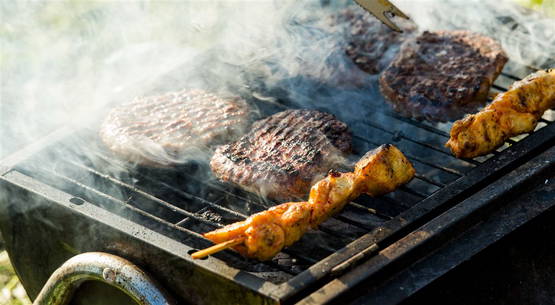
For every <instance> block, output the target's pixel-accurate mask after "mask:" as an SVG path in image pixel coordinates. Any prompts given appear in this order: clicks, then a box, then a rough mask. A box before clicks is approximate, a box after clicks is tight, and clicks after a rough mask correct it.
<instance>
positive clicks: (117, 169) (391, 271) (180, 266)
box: [0, 73, 555, 304]
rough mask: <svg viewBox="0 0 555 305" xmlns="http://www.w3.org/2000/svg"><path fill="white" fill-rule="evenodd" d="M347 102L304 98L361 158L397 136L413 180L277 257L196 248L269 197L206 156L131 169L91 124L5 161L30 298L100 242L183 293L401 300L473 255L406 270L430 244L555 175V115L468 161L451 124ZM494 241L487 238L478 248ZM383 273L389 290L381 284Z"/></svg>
mask: <svg viewBox="0 0 555 305" xmlns="http://www.w3.org/2000/svg"><path fill="white" fill-rule="evenodd" d="M516 79H518V77H514V76H512V75H511V74H509V73H504V74H502V76H501V77H500V78H499V79H498V80H497V82H496V85H495V86H494V88H493V90H494V91H495V90H498V91H501V90H504V88H506V87H507V86H508V84H510V83H512V82H513V81H514V80H516ZM344 96H345V95H344ZM347 96H348V93H347ZM344 102H345V99H343V100H341V101H338V103H334V102H333V101H332V102H325V103H319V104H318V103H315V104H314V105H303V106H304V107H309V108H316V109H320V110H323V111H328V112H330V113H334V114H336V115H337V116H338V117H339V119H341V120H343V121H345V122H346V123H347V124H348V125H349V126H350V128H351V129H352V131H353V136H354V149H355V153H356V154H358V155H361V154H363V153H365V152H366V151H367V150H369V149H372V148H374V147H376V146H378V145H380V144H383V143H392V144H395V145H396V146H398V147H399V148H400V149H401V150H402V151H403V152H404V153H405V154H406V155H407V157H408V158H409V159H410V160H411V161H412V162H413V164H414V165H415V168H416V170H417V176H416V178H415V179H414V180H413V181H411V183H409V184H408V185H407V186H404V187H402V188H400V189H399V190H397V191H395V192H393V193H392V194H388V195H386V196H384V197H381V198H369V197H366V196H362V197H361V198H359V199H357V200H355V201H354V202H352V203H350V204H348V205H347V206H346V208H345V209H344V211H343V212H342V213H340V214H339V215H337V216H335V217H333V218H332V219H330V220H329V221H327V222H326V223H324V224H323V225H322V226H321V227H320V228H319V230H317V231H313V232H309V233H308V234H307V235H306V236H305V237H304V238H303V239H302V240H301V241H299V242H298V243H297V244H295V245H293V246H292V247H290V248H288V249H285V250H284V251H283V252H282V253H280V254H279V255H278V256H277V257H276V258H274V259H273V260H272V261H270V262H264V263H261V262H257V261H252V260H246V259H243V258H241V257H240V256H239V255H237V254H235V253H233V252H231V251H225V252H222V253H219V254H217V255H214V256H212V257H210V258H208V259H206V260H199V261H194V260H192V259H191V258H190V256H189V255H190V253H191V252H193V251H194V250H195V249H200V248H203V247H206V246H208V245H210V243H209V242H208V241H206V240H204V239H203V238H202V237H201V235H200V234H201V233H203V232H206V231H208V230H211V229H214V228H217V227H220V226H222V225H225V224H227V223H231V222H234V221H237V220H240V219H243V218H244V217H246V216H248V215H250V214H253V213H255V212H258V211H260V210H263V209H265V208H267V206H269V205H271V204H273V203H271V202H270V203H268V202H264V201H263V200H261V199H260V198H256V197H254V196H252V195H250V194H247V193H245V192H243V191H241V190H237V189H235V188H233V187H231V186H228V185H222V184H221V183H219V182H217V181H214V180H213V179H212V178H211V177H210V175H209V174H206V173H207V172H208V171H206V168H205V166H206V165H205V164H204V165H203V164H202V163H199V164H186V165H184V166H181V167H178V168H175V169H171V170H167V169H142V168H139V169H137V168H128V167H126V165H125V164H122V163H121V162H117V161H114V160H113V158H112V157H111V156H110V155H109V154H108V153H106V152H105V151H103V150H102V148H99V147H97V146H95V145H96V144H94V143H96V141H95V134H94V132H91V131H87V130H84V131H83V130H81V131H77V132H76V131H74V130H71V129H69V128H68V129H60V130H58V131H56V132H54V133H53V134H51V135H49V136H48V137H45V138H44V139H43V140H41V141H38V142H36V143H34V144H33V145H31V146H29V147H27V148H26V149H24V150H21V151H19V152H16V153H15V154H13V155H12V156H9V157H8V158H6V159H4V160H2V163H1V164H0V183H1V184H0V185H1V188H2V190H3V193H4V194H6V196H7V197H6V198H7V199H8V200H4V201H3V202H4V204H2V205H1V206H0V228H1V230H2V233H3V236H4V238H5V239H6V243H7V247H8V250H9V252H10V253H13V254H16V255H12V256H11V257H12V258H13V263H14V265H15V267H16V269H17V271H18V274H19V275H20V276H21V279H22V281H23V284H24V285H25V287H26V289H27V291H28V293H29V295H30V297H31V298H34V297H35V296H36V295H37V294H38V291H39V290H40V289H41V288H42V285H43V284H44V282H45V281H46V279H47V278H48V276H49V275H50V274H51V273H52V272H53V271H54V270H55V269H56V267H58V266H59V265H61V264H62V263H63V262H64V261H65V260H67V259H69V258H70V257H72V256H74V255H76V254H78V253H82V252H91V251H101V252H108V253H112V254H115V255H118V256H121V257H124V258H127V259H128V260H130V261H131V262H133V263H135V264H137V265H139V266H140V267H142V268H144V270H145V271H147V272H148V273H149V274H151V275H153V276H154V277H155V278H156V279H157V280H158V281H159V282H160V283H161V284H162V285H164V286H165V287H166V288H167V289H168V290H169V291H170V292H171V293H173V295H174V296H176V297H177V298H178V299H180V300H181V302H183V303H192V304H278V303H283V304H292V303H296V302H301V303H305V304H312V303H322V302H334V301H335V300H337V299H336V298H338V297H340V296H341V297H343V296H344V295H345V293H346V292H351V291H358V292H357V294H358V295H361V294H362V295H364V294H365V293H367V290H368V289H369V288H371V291H372V293H373V297H374V298H376V299H377V300H380V302H382V301H383V300H387V302H385V301H383V302H384V304H386V303H391V304H395V303H398V302H399V301H401V300H402V299H404V298H406V297H408V296H410V295H412V294H413V293H415V292H416V291H418V290H419V289H421V288H422V287H425V286H426V285H428V284H429V283H430V282H431V281H433V280H434V279H436V278H438V277H440V276H442V275H443V274H444V273H446V272H447V271H448V270H449V269H450V268H453V267H454V266H456V265H458V264H460V262H462V261H463V260H464V257H460V259H452V260H448V261H446V262H443V263H442V264H440V263H438V262H435V264H436V265H434V264H433V263H430V265H431V266H432V267H431V268H437V270H438V271H437V272H436V273H434V274H427V275H426V276H421V277H419V278H418V279H416V278H410V277H408V278H406V277H402V276H401V275H403V274H404V273H403V272H409V271H410V270H418V267H419V266H420V267H421V266H422V263H421V264H420V265H418V264H416V265H415V262H418V261H420V260H423V259H425V258H429V259H430V261H431V262H434V260H433V257H434V256H433V255H432V253H435V252H434V251H436V250H437V249H440V248H445V243H446V242H447V241H452V243H455V244H457V240H458V238H459V237H460V236H462V235H464V234H471V233H466V232H469V230H470V229H471V228H473V226H474V224H476V223H479V222H481V221H483V220H484V219H486V218H487V217H490V218H492V219H495V216H494V215H495V212H492V211H501V210H500V207H504V208H506V209H511V208H512V207H513V206H512V205H510V204H507V203H506V200H505V199H504V198H505V197H504V196H510V194H511V193H510V192H509V191H510V189H511V188H513V187H520V186H522V185H525V186H526V185H529V184H533V183H535V182H537V181H542V179H544V180H545V179H549V178H550V175H551V176H552V175H553V174H552V173H553V168H552V165H553V162H552V161H553V148H552V147H553V145H554V144H555V124H554V123H552V121H553V119H555V118H554V116H553V111H549V112H548V113H547V114H546V116H544V118H543V119H542V121H541V123H540V125H539V127H538V129H537V131H535V132H533V133H532V134H530V135H529V136H527V137H525V138H523V139H515V140H511V141H509V143H508V144H506V145H505V147H502V148H500V149H498V151H496V152H495V153H494V154H492V155H489V156H486V157H481V158H475V159H472V160H460V159H456V158H454V157H453V156H451V155H450V153H449V152H448V151H447V149H446V148H444V147H443V143H444V142H445V141H446V139H447V138H448V130H449V128H450V125H449V124H429V123H426V122H419V121H414V120H410V119H406V118H402V117H399V116H397V115H396V114H394V113H391V112H389V111H387V110H383V111H376V109H383V106H382V105H383V101H382V100H380V99H376V100H373V99H372V100H368V101H358V100H353V101H352V102H350V103H349V104H343V103H344ZM296 106H297V105H295V104H292V103H288V102H287V101H284V102H283V103H282V104H271V105H268V104H264V103H263V104H260V105H259V107H260V109H261V112H262V113H263V114H271V113H275V112H277V111H280V110H283V109H285V108H287V107H296ZM380 107H381V108H380ZM353 113H355V114H356V115H354V116H353V115H352V114H353ZM517 140H518V141H517ZM83 151H85V152H87V153H83ZM89 152H92V153H89ZM53 160H55V162H53ZM512 172H514V173H516V174H511V173H512ZM507 194H509V195H507ZM553 201H554V200H549V198H547V199H546V200H536V201H535V202H536V205H535V207H536V208H535V209H534V213H524V214H522V213H521V214H518V213H517V212H515V214H514V215H516V216H518V217H520V218H519V221H517V222H514V224H515V225H511V224H512V222H510V221H508V220H507V222H506V224H507V225H506V230H505V231H503V230H502V231H500V233H499V234H500V235H499V238H500V237H502V236H504V235H506V234H508V233H509V232H511V231H512V230H514V229H516V228H517V227H518V226H519V225H521V224H522V223H526V222H527V221H529V220H530V219H533V218H534V217H535V216H537V215H539V214H541V213H543V211H545V210H547V209H549V208H550V207H551V205H553V204H554V203H553ZM505 204H507V205H505ZM517 206H518V205H517ZM484 211H488V213H485V212H484ZM519 215H520V216H519ZM505 219H510V217H508V218H507V217H506V218H505ZM502 224H503V223H502ZM484 230H485V229H484ZM495 241H496V240H495V239H489V240H486V239H478V243H479V245H480V247H477V248H476V249H477V251H479V249H480V248H482V249H483V248H485V247H487V246H488V245H489V244H491V243H494V242H495ZM459 244H460V245H463V244H464V243H462V242H460V243H459ZM446 251H447V250H446ZM22 253H23V254H22ZM468 253H469V255H470V254H472V252H468ZM411 268H412V269H411ZM407 270H409V271H407ZM415 274H416V271H415ZM383 279H389V281H388V283H391V284H390V286H387V285H386V286H384V285H382V284H380V283H381V280H383ZM401 279H405V281H410V280H414V281H413V282H411V283H412V284H414V285H413V286H411V287H413V288H411V289H409V290H406V291H405V292H404V293H402V294H399V293H398V291H397V290H395V287H397V288H399V287H402V286H401V284H400V283H401V282H402V280H401ZM396 281H397V282H396ZM405 284H406V283H405ZM405 284H403V285H405ZM360 287H363V288H362V289H360ZM353 301H357V300H353Z"/></svg>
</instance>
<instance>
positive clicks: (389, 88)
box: [380, 31, 507, 121]
mask: <svg viewBox="0 0 555 305" xmlns="http://www.w3.org/2000/svg"><path fill="white" fill-rule="evenodd" d="M506 62H507V56H506V55H505V52H504V51H503V49H502V48H501V46H500V45H499V44H498V43H497V42H495V41H494V40H493V39H491V38H489V37H486V36H483V35H480V34H476V33H472V32H469V31H438V32H428V31H425V32H423V33H422V34H421V35H419V36H417V37H414V38H411V39H408V40H407V41H406V42H405V43H404V44H403V45H402V46H401V50H400V51H399V53H398V54H397V56H396V57H395V59H394V60H393V62H392V63H391V64H390V65H389V66H388V67H387V68H386V69H385V70H384V71H383V73H382V75H381V77H380V90H381V92H382V93H383V95H384V96H385V97H386V99H388V100H389V101H390V102H391V103H392V105H393V108H394V109H395V110H396V111H398V112H400V113H402V114H403V115H406V116H411V117H414V118H418V119H421V118H426V119H429V120H440V121H443V120H446V119H454V118H457V117H460V116H461V115H462V114H464V113H467V112H471V111H473V110H475V108H477V106H479V105H482V104H484V103H485V102H486V99H487V96H488V91H489V88H490V86H491V85H492V83H493V81H494V80H495V78H496V77H497V76H498V75H499V73H500V72H501V70H502V69H503V66H504V65H505V63H506Z"/></svg>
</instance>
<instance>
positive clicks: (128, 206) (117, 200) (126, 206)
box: [34, 170, 204, 239]
mask: <svg viewBox="0 0 555 305" xmlns="http://www.w3.org/2000/svg"><path fill="white" fill-rule="evenodd" d="M45 171H46V172H47V173H48V174H49V175H52V176H55V177H56V178H58V179H61V180H63V181H66V183H70V184H73V185H76V186H78V187H80V188H82V189H84V190H85V191H86V192H87V193H91V194H94V195H95V196H98V197H100V198H104V199H106V200H109V201H110V202H114V203H117V204H119V205H121V206H123V207H125V208H127V209H130V210H132V211H133V212H135V213H138V214H140V215H142V216H145V217H148V218H150V219H153V220H155V221H157V222H160V223H162V224H165V225H167V226H170V227H172V228H175V229H178V230H180V231H182V232H184V233H187V234H189V235H192V236H195V237H197V238H200V239H204V237H203V236H202V235H200V234H198V233H196V232H194V231H191V230H189V229H187V228H183V227H177V226H175V225H174V224H172V223H171V222H168V221H167V220H165V219H162V218H160V217H158V216H155V215H152V214H150V213H147V212H145V211H143V210H141V209H139V208H137V207H134V206H132V205H130V204H129V203H127V202H124V201H122V200H120V199H117V198H115V197H113V196H110V195H108V194H105V193H103V192H100V191H98V190H96V189H94V188H91V187H89V186H87V185H85V184H82V183H80V182H78V181H75V180H73V179H71V178H69V177H66V176H64V175H60V174H58V173H56V172H55V171H51V170H45ZM34 174H35V175H40V173H39V172H34ZM49 180H50V179H49ZM89 201H91V200H89Z"/></svg>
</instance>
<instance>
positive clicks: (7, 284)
mask: <svg viewBox="0 0 555 305" xmlns="http://www.w3.org/2000/svg"><path fill="white" fill-rule="evenodd" d="M0 304H1V305H30V304H31V301H30V300H29V298H28V297H27V294H26V293H25V289H23V286H22V285H21V283H20V282H19V280H18V278H17V276H16V275H15V272H14V270H13V267H12V265H11V264H10V259H9V257H8V253H7V252H6V251H2V252H0Z"/></svg>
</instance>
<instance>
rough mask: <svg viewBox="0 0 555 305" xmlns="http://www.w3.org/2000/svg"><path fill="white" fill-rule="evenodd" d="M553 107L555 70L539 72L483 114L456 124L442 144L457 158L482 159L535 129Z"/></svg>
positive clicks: (480, 113)
mask: <svg viewBox="0 0 555 305" xmlns="http://www.w3.org/2000/svg"><path fill="white" fill-rule="evenodd" d="M553 107H555V69H549V70H545V71H538V72H536V73H534V74H531V75H529V76H528V77H526V78H525V79H523V80H521V81H518V82H516V83H514V84H513V85H512V86H511V87H510V88H509V90H508V91H507V92H504V93H501V94H498V95H497V96H496V97H495V99H494V100H493V102H492V103H491V104H490V105H488V106H487V107H486V108H485V109H484V110H482V111H480V112H478V113H476V114H473V115H468V116H466V117H465V118H464V119H462V120H459V121H457V122H455V124H454V125H453V127H452V128H451V138H450V139H449V141H448V142H447V143H446V144H445V146H447V147H449V148H450V149H451V151H452V152H453V154H455V156H457V157H459V158H463V157H464V158H473V157H476V156H480V155H484V154H487V153H489V152H491V151H492V150H494V149H495V148H497V147H499V146H500V145H502V144H503V142H505V140H507V139H508V138H510V137H513V136H516V135H519V134H521V133H525V132H530V131H532V130H534V128H536V125H537V122H538V120H539V119H540V118H541V116H542V115H543V113H544V112H545V111H546V110H547V109H549V108H553Z"/></svg>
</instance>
